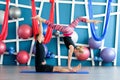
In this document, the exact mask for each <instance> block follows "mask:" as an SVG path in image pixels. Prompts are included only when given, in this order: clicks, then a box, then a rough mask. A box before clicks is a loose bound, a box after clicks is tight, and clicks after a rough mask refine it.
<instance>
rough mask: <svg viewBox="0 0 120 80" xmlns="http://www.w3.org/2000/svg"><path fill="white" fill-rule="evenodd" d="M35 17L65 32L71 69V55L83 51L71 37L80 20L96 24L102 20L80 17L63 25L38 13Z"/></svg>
mask: <svg viewBox="0 0 120 80" xmlns="http://www.w3.org/2000/svg"><path fill="white" fill-rule="evenodd" d="M34 18H35V19H37V20H38V21H39V22H43V23H45V24H47V25H48V26H50V27H51V28H52V29H55V30H58V31H60V32H62V33H63V36H64V37H63V40H64V43H65V45H66V47H67V48H68V49H69V53H68V68H69V69H72V67H71V57H72V55H73V53H74V54H75V55H78V54H79V53H80V52H83V49H82V46H75V44H74V42H73V41H72V39H71V35H72V33H73V31H74V28H75V27H76V26H77V25H78V23H79V22H85V23H94V24H97V23H99V22H101V21H99V20H89V19H86V18H82V17H78V18H77V19H75V20H74V21H73V22H72V23H71V24H70V25H69V26H63V25H58V24H53V23H52V22H50V21H49V20H46V19H43V18H41V17H39V16H38V15H37V16H35V17H34Z"/></svg>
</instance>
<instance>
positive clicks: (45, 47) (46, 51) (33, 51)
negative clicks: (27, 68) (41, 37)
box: [32, 44, 48, 56]
mask: <svg viewBox="0 0 120 80" xmlns="http://www.w3.org/2000/svg"><path fill="white" fill-rule="evenodd" d="M43 46H44V50H45V56H46V55H47V53H48V48H47V46H46V45H45V44H43ZM32 53H33V54H35V53H36V46H35V45H34V47H33V50H32Z"/></svg>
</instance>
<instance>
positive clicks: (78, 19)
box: [69, 17, 87, 28]
mask: <svg viewBox="0 0 120 80" xmlns="http://www.w3.org/2000/svg"><path fill="white" fill-rule="evenodd" d="M86 20H87V19H86V18H82V17H78V18H76V19H75V20H73V21H72V23H71V24H70V25H69V26H70V27H73V28H75V27H76V26H77V25H78V24H79V23H80V22H86Z"/></svg>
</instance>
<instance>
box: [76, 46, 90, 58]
mask: <svg viewBox="0 0 120 80" xmlns="http://www.w3.org/2000/svg"><path fill="white" fill-rule="evenodd" d="M82 49H83V52H79V54H77V55H76V57H77V59H78V60H87V59H88V58H89V56H90V51H89V49H88V48H87V47H82Z"/></svg>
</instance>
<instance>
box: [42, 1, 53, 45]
mask: <svg viewBox="0 0 120 80" xmlns="http://www.w3.org/2000/svg"><path fill="white" fill-rule="evenodd" d="M50 2H51V10H50V18H49V20H50V21H51V22H53V21H54V6H55V5H54V0H50ZM52 31H53V30H52V28H51V27H49V26H48V28H47V32H46V35H45V39H44V44H46V43H48V42H50V40H51V38H52Z"/></svg>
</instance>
